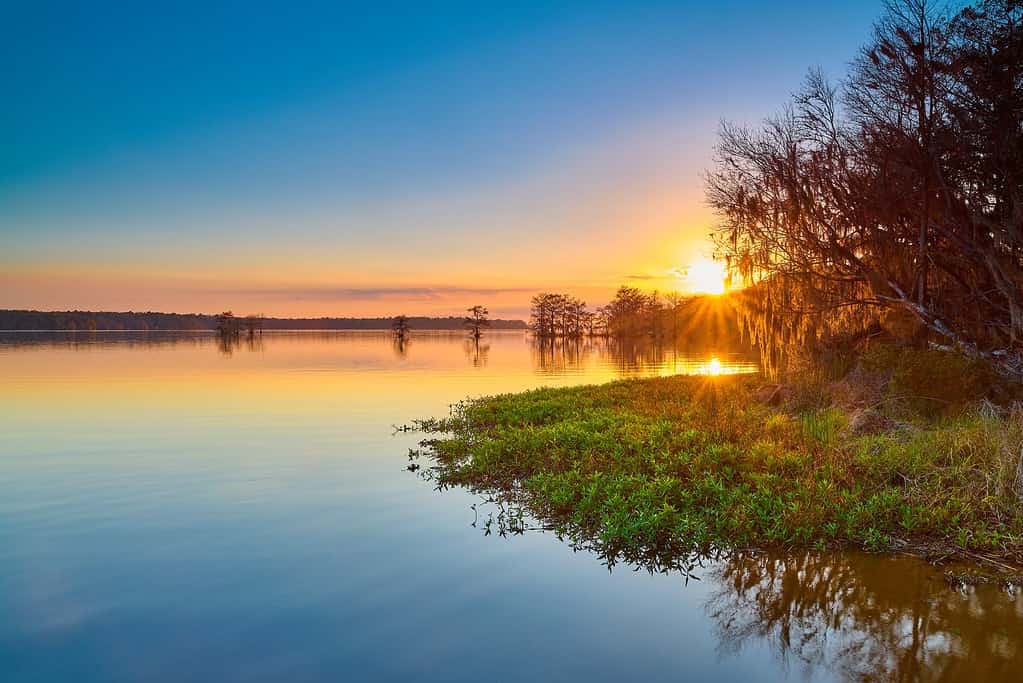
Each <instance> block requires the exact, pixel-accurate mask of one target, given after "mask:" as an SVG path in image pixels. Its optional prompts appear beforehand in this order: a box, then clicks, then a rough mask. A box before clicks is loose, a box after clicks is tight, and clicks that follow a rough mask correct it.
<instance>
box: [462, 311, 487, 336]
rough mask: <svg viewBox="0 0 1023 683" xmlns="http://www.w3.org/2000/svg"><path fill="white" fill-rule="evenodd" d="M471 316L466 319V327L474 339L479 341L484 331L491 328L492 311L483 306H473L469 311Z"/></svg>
mask: <svg viewBox="0 0 1023 683" xmlns="http://www.w3.org/2000/svg"><path fill="white" fill-rule="evenodd" d="M467 310H468V312H469V315H468V316H466V318H465V326H466V328H467V329H468V330H469V331H470V332H471V334H472V337H473V339H479V338H480V336H482V335H483V329H484V328H486V327H490V318H489V317H488V316H489V315H490V311H488V310H487V309H486V308H485V307H483V306H473V307H472V308H469V309H467Z"/></svg>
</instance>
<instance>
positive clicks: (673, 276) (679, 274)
mask: <svg viewBox="0 0 1023 683" xmlns="http://www.w3.org/2000/svg"><path fill="white" fill-rule="evenodd" d="M688 274H689V269H688V268H682V267H678V268H669V269H668V270H665V271H663V272H660V273H639V274H633V275H626V276H625V279H626V280H643V281H664V280H684V279H685V278H686V276H687V275H688Z"/></svg>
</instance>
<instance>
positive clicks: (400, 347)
mask: <svg viewBox="0 0 1023 683" xmlns="http://www.w3.org/2000/svg"><path fill="white" fill-rule="evenodd" d="M408 345H409V338H408V337H407V336H399V335H394V337H393V338H392V340H391V348H393V349H394V355H395V356H397V357H398V358H405V357H406V356H408Z"/></svg>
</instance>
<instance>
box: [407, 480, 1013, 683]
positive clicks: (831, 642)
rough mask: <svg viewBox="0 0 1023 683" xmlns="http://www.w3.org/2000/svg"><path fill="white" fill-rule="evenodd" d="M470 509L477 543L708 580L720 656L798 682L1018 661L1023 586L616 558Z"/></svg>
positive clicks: (780, 557) (566, 532) (481, 505)
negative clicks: (492, 541) (514, 541)
mask: <svg viewBox="0 0 1023 683" xmlns="http://www.w3.org/2000/svg"><path fill="white" fill-rule="evenodd" d="M420 476H421V477H425V478H427V479H429V478H431V475H430V474H429V473H424V474H421V475H420ZM470 509H471V511H472V521H471V526H472V527H474V528H477V529H480V530H481V531H482V532H483V535H484V536H491V535H493V536H497V537H501V538H512V537H516V536H522V535H524V534H526V533H530V532H539V533H549V532H553V533H554V534H556V535H557V537H558V539H559V540H561V541H563V542H565V543H566V544H567V545H568V546H569V547H570V548H571V550H572V551H574V552H580V551H583V552H589V553H592V554H594V555H595V556H596V558H597V559H599V561H600V562H601V563H602V564H603V565H604V566H606V567H607V568H608V570H609V571H613V570H614V569H615V568H618V567H621V566H626V567H630V568H631V569H633V570H635V571H646V572H648V573H650V574H677V575H678V576H679V577H680V579H681V581H680V583H682V584H686V585H688V584H689V583H690V581H699V582H701V583H706V584H710V586H711V589H710V591H709V593H707V595H708V597H707V599H706V601H705V603H704V606H703V607H704V612H705V614H706V615H707V617H708V618H709V620H710V622H711V623H712V625H713V628H714V631H715V636H716V639H717V643H718V654H719V656H721V657H724V658H726V659H727V658H731V657H741V656H742V655H743V654H744V653H745V652H746V651H747V650H749V649H754V648H763V647H767V648H768V649H769V650H770V651H772V652H773V654H774V656H775V658H776V659H777V660H778V662H779V665H780V666H781V667H782V668H783V669H784V670H786V671H792V670H798V674H799V677H800V678H802V679H804V680H816V679H819V678H821V677H828V678H833V679H836V680H848V681H862V680H871V681H873V680H886V681H887V680H891V681H959V680H981V681H1009V680H1018V676H1019V672H1020V667H1021V666H1023V589H1021V588H1020V586H1019V585H1018V584H1015V583H1012V582H1008V583H1003V582H1000V581H999V580H998V579H997V578H991V579H990V580H988V581H985V582H981V583H978V584H976V585H969V586H963V585H961V584H960V583H957V582H952V581H949V580H948V577H950V576H951V573H946V569H943V568H939V567H934V566H931V565H928V564H927V563H925V562H923V561H921V560H917V559H915V558H909V557H902V556H895V555H877V554H867V553H862V552H841V553H836V552H828V553H821V552H813V551H793V550H783V551H753V550H741V551H734V552H725V551H710V552H704V553H688V554H687V553H686V552H685V551H683V550H682V549H679V548H675V549H660V550H647V551H644V552H643V554H641V555H636V554H632V555H624V554H623V553H622V552H621V551H620V550H619V549H617V548H614V547H610V546H608V545H607V544H606V543H605V542H604V541H603V540H602V539H601V538H600V537H599V536H594V535H593V534H589V533H587V532H586V531H585V530H581V529H579V528H576V527H573V526H572V525H566V524H564V523H558V522H556V521H554V520H543V519H537V518H536V517H535V516H533V515H531V514H530V512H529V511H528V510H527V509H526V508H524V507H522V506H521V505H517V504H515V503H514V502H509V501H508V500H507V499H505V498H501V497H494V496H491V495H487V494H481V496H480V500H479V502H478V503H476V504H473V505H471V506H470Z"/></svg>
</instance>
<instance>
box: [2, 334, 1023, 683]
mask: <svg viewBox="0 0 1023 683" xmlns="http://www.w3.org/2000/svg"><path fill="white" fill-rule="evenodd" d="M752 369H755V366H754V365H752V363H751V361H750V360H749V359H748V358H744V357H742V356H730V355H727V354H724V353H717V354H712V353H696V354H687V353H685V352H684V351H680V350H672V349H663V348H662V349H657V348H650V347H646V348H613V347H609V346H607V345H606V344H604V343H602V342H596V343H592V344H588V343H587V344H583V345H581V346H580V347H578V348H577V347H575V346H569V347H557V348H547V349H537V348H535V347H534V346H532V345H531V343H530V342H529V341H528V340H527V339H526V338H525V337H524V336H523V335H522V334H521V333H492V334H489V335H487V336H486V338H485V339H484V340H483V342H482V343H481V344H480V345H479V347H478V348H477V347H475V346H474V345H472V344H470V343H467V342H466V340H465V338H464V336H462V335H459V334H441V333H435V334H430V333H423V334H419V335H416V336H414V337H413V339H412V340H411V342H410V343H409V344H408V345H407V346H406V347H404V348H397V347H395V345H394V344H393V342H392V340H391V339H390V338H389V336H388V335H386V334H381V333H364V332H357V333H346V332H329V333H309V332H303V333H267V334H265V335H264V336H263V338H262V341H258V340H257V341H256V342H254V343H251V344H249V343H246V342H243V343H241V344H239V345H229V346H224V345H222V344H219V343H218V342H217V340H216V339H215V338H214V337H213V336H211V335H207V334H188V333H182V334H144V333H97V334H93V335H89V334H82V333H79V334H77V335H61V334H44V333H35V334H6V335H0V434H2V439H0V491H2V495H0V615H3V616H2V619H0V680H3V681H6V682H8V683H14V682H20V681H68V680H75V681H250V680H273V681H281V680H285V681H339V680H351V681H361V680H379V681H409V680H416V681H473V682H474V683H477V682H478V681H486V680H494V681H539V680H560V681H570V680H581V681H630V680H644V681H668V680H672V681H676V680H686V681H719V680H725V681H729V680H734V681H754V680H756V681H760V680H764V681H772V680H858V679H861V678H863V677H866V678H869V679H875V678H881V679H887V678H898V679H900V680H916V679H921V680H985V681H1000V680H1006V681H1008V680H1015V681H1018V680H1020V676H1021V673H1020V672H1021V667H1023V598H1021V597H1020V596H1019V595H1017V594H1013V593H1011V592H1008V591H1006V590H1003V589H1001V588H998V587H996V586H978V587H975V588H970V589H966V590H964V591H954V590H951V589H949V588H948V587H946V585H945V583H944V580H943V576H942V573H941V572H940V571H938V570H935V569H932V568H930V567H929V566H928V565H926V564H924V563H921V562H917V561H914V560H909V559H898V558H892V557H880V556H869V555H864V554H856V553H850V554H841V555H835V554H828V555H820V554H813V553H804V552H798V553H791V554H782V555H779V554H757V553H749V554H744V555H740V556H737V557H732V558H730V559H728V560H725V561H709V560H708V561H706V562H704V563H703V566H701V567H697V568H696V569H695V570H694V572H693V575H692V576H691V577H689V579H688V580H687V579H686V578H685V577H684V576H682V575H680V574H677V573H675V574H649V573H647V572H646V571H632V568H630V567H627V566H623V565H618V566H616V567H615V568H614V570H613V571H610V572H609V570H608V568H607V567H606V566H604V565H603V564H602V562H601V560H600V558H598V557H596V556H594V555H593V554H591V553H589V552H586V551H573V550H572V549H571V548H570V547H568V546H567V545H566V544H564V543H562V542H561V541H559V540H558V539H557V538H555V537H554V536H553V535H552V534H547V533H540V532H527V533H526V534H524V535H521V536H509V537H501V536H500V535H497V534H492V535H489V536H487V535H484V533H483V530H482V525H479V524H477V526H475V527H474V526H472V523H473V521H474V520H475V519H478V517H479V516H482V515H488V514H490V513H492V512H493V511H494V510H493V509H492V507H490V508H488V506H486V505H482V504H481V500H480V499H479V498H478V497H476V496H473V495H471V494H470V493H468V492H466V491H462V490H447V491H435V490H434V489H433V487H432V485H431V484H430V483H429V482H427V481H424V480H423V479H422V478H421V477H419V476H417V475H416V474H413V473H410V472H408V471H406V469H405V467H406V464H407V463H408V460H407V457H406V454H407V452H408V449H409V448H411V447H414V446H415V445H416V441H417V440H418V439H419V438H421V437H420V436H418V435H416V434H408V433H401V432H399V433H394V431H393V429H392V425H394V424H401V423H404V422H408V421H410V420H411V419H413V418H418V417H427V416H436V415H444V414H446V413H447V410H448V405H449V404H450V403H452V402H455V401H457V400H459V399H461V398H463V397H465V396H472V395H481V394H489V393H497V392H504V391H514V390H520V389H526V388H531V387H535V386H539V385H559V386H560V385H570V384H579V383H592V382H603V381H607V380H611V379H615V378H619V377H633V376H649V375H660V374H673V373H680V372H707V371H708V370H710V371H713V372H731V371H749V370H752ZM474 504H476V505H477V509H476V510H474V509H473V508H472V507H470V506H472V505H474Z"/></svg>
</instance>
